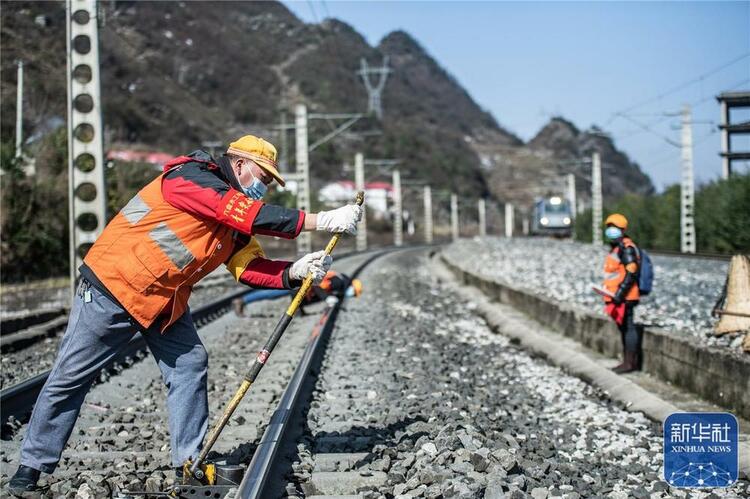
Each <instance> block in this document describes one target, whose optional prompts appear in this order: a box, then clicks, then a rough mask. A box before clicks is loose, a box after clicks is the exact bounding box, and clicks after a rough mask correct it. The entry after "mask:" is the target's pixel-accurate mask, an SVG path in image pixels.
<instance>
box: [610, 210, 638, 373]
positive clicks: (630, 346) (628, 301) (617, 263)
mask: <svg viewBox="0 0 750 499" xmlns="http://www.w3.org/2000/svg"><path fill="white" fill-rule="evenodd" d="M604 223H605V225H606V229H605V230H604V235H605V236H606V238H607V241H609V245H610V252H609V254H607V258H606V259H605V260H604V283H603V287H604V289H605V290H606V291H607V292H608V295H605V296H604V302H605V306H606V311H607V313H608V314H609V315H610V316H611V317H612V318H613V319H614V320H615V323H616V324H617V328H618V329H619V330H620V335H621V336H622V347H623V361H622V363H621V364H619V365H618V366H616V367H615V368H614V369H613V370H614V371H615V372H617V373H627V372H631V371H635V370H638V369H639V368H640V367H639V365H640V358H639V357H640V353H641V331H640V330H639V329H638V327H636V324H635V318H634V312H635V307H636V305H638V302H639V300H640V291H639V289H638V273H639V271H640V255H639V250H638V247H637V246H636V245H635V243H634V242H633V240H632V239H630V238H629V237H628V236H627V235H626V234H625V231H626V230H627V228H628V220H627V218H625V217H624V216H623V215H621V214H619V213H614V214H612V215H610V216H608V217H607V219H606V220H605V222H604Z"/></svg>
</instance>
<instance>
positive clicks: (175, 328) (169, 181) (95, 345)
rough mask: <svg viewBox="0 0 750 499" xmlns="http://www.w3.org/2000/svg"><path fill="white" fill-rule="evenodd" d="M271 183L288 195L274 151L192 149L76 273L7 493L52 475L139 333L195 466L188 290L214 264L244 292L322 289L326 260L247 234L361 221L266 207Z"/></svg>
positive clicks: (180, 450) (176, 448)
mask: <svg viewBox="0 0 750 499" xmlns="http://www.w3.org/2000/svg"><path fill="white" fill-rule="evenodd" d="M274 180H275V181H276V182H278V183H279V184H280V185H282V186H283V185H284V179H283V178H282V177H281V175H280V174H279V171H278V169H277V166H276V149H275V147H274V146H273V145H272V144H270V143H269V142H267V141H265V140H263V139H261V138H258V137H255V136H252V135H246V136H244V137H242V138H240V139H238V140H237V141H235V142H232V143H231V144H230V146H229V149H228V150H227V153H226V154H225V155H224V156H223V157H221V158H219V159H218V160H215V159H214V158H212V157H211V156H210V155H209V154H207V153H206V152H204V151H200V150H199V151H195V152H193V153H191V154H189V155H187V156H180V157H178V158H175V159H173V160H171V161H170V162H169V163H167V164H166V165H165V166H164V171H163V173H162V174H160V175H159V176H158V177H157V178H156V179H155V180H153V181H152V182H151V183H149V184H148V185H146V186H145V187H144V188H143V189H141V190H140V192H138V194H137V195H136V196H135V197H133V199H131V200H130V202H128V204H127V205H125V207H124V208H123V209H122V210H121V211H120V212H119V213H118V214H117V215H116V216H115V217H114V218H113V219H112V221H111V222H110V223H109V224H108V225H107V227H106V228H105V229H104V231H103V232H102V234H101V236H99V238H98V239H97V241H96V242H95V243H94V245H93V246H92V247H91V249H90V250H89V252H88V254H87V255H86V258H85V259H84V263H83V265H82V266H81V268H80V272H81V277H82V279H81V281H80V284H79V286H78V291H77V293H76V295H75V296H74V301H73V306H72V309H71V312H70V319H69V321H68V329H67V331H66V332H65V335H64V336H63V339H62V343H61V344H60V350H59V352H58V355H57V359H56V360H55V364H54V366H53V368H52V371H51V373H50V376H49V378H48V380H47V382H46V384H45V385H44V388H43V389H42V392H41V393H40V395H39V398H38V399H37V403H36V405H35V407H34V412H33V414H32V416H31V421H30V422H29V425H28V427H27V429H26V434H25V437H24V441H23V444H22V448H21V456H20V466H19V468H18V471H16V474H15V475H14V476H13V478H12V479H11V481H10V482H9V486H8V488H9V491H10V492H11V493H14V494H18V493H23V492H27V491H32V490H34V489H35V488H36V483H37V481H38V479H39V475H40V472H45V473H52V472H53V471H54V470H55V467H56V466H57V464H58V462H59V460H60V455H61V454H62V451H63V448H64V446H65V444H66V442H67V440H68V438H69V437H70V434H71V431H72V430H73V425H74V424H75V421H76V418H77V416H78V413H79V411H80V407H81V404H82V403H83V400H84V397H85V395H86V393H87V392H88V390H89V387H90V386H91V384H92V382H93V381H94V378H96V376H97V375H98V374H99V371H100V370H101V368H102V367H103V366H104V365H106V364H107V362H108V361H109V360H110V359H112V358H113V357H114V356H116V355H117V353H118V352H119V351H120V350H121V349H122V348H123V347H124V346H125V345H126V344H127V343H128V341H129V340H130V339H131V338H132V337H133V336H134V335H135V333H136V332H141V333H142V334H143V336H144V338H145V339H146V342H147V343H148V346H149V349H150V350H151V352H152V354H153V356H154V358H155V359H156V362H157V364H158V366H159V368H160V370H161V372H162V377H163V379H164V382H165V384H166V386H167V406H168V409H169V428H170V444H171V445H170V447H171V458H172V465H173V466H174V467H175V468H178V467H180V466H181V465H182V463H183V462H184V461H185V460H187V459H193V458H195V457H197V455H198V453H199V451H200V448H201V445H202V442H203V438H204V436H205V433H206V428H207V421H208V399H207V395H206V379H207V366H208V359H207V355H206V350H205V348H204V347H203V344H202V343H201V340H200V338H199V337H198V334H197V332H196V330H195V326H194V325H193V321H192V317H191V315H190V309H189V308H188V298H189V297H190V292H191V290H192V287H193V286H194V285H195V284H196V283H197V282H198V281H200V280H201V279H202V278H203V277H204V276H206V275H208V274H209V273H211V272H212V271H213V270H214V269H216V268H217V267H219V266H220V265H222V264H224V265H226V266H227V268H228V270H229V271H230V272H231V273H232V274H233V275H234V277H235V278H236V279H237V280H238V281H239V282H241V283H243V284H247V285H249V286H252V287H260V288H276V289H285V288H286V289H291V288H294V287H297V286H299V285H300V283H301V280H302V279H304V277H305V276H306V275H307V273H308V272H312V274H313V276H314V278H315V282H320V281H321V280H322V279H323V277H324V276H325V274H326V272H327V271H328V269H329V268H330V266H331V257H330V256H325V255H324V254H323V252H322V251H321V252H317V253H311V254H308V255H306V256H304V257H302V258H301V259H300V260H298V261H296V262H294V263H292V262H286V261H278V260H270V259H268V258H266V256H265V254H264V253H263V249H262V248H261V246H260V244H258V241H257V240H256V238H255V236H256V235H270V236H278V237H284V238H289V239H291V238H294V237H297V235H299V233H300V232H301V231H302V230H325V231H328V232H346V233H350V234H353V233H355V232H356V224H357V222H358V221H359V220H360V218H361V216H362V208H361V207H359V206H356V205H354V204H352V205H348V206H344V207H341V208H338V209H335V210H331V211H325V212H320V213H317V214H312V213H305V212H303V211H299V210H294V209H288V208H284V207H281V206H273V205H269V204H265V203H263V201H261V198H262V197H263V195H264V194H265V192H266V189H267V186H268V185H269V184H271V183H272V182H273V181H274Z"/></svg>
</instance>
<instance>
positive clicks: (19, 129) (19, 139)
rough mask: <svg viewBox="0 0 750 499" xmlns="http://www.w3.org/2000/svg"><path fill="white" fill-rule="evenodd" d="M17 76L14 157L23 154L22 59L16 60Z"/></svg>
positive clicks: (18, 157)
mask: <svg viewBox="0 0 750 499" xmlns="http://www.w3.org/2000/svg"><path fill="white" fill-rule="evenodd" d="M16 64H18V78H17V80H16V87H17V88H16V159H20V158H21V154H23V150H22V148H23V61H22V60H18V61H17V63H16Z"/></svg>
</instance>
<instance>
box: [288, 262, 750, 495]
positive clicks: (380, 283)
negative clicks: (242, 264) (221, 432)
mask: <svg viewBox="0 0 750 499" xmlns="http://www.w3.org/2000/svg"><path fill="white" fill-rule="evenodd" d="M430 265H431V264H430V263H429V261H428V259H427V258H426V252H425V251H419V252H417V251H410V252H404V253H396V254H393V255H391V256H388V257H384V258H383V259H381V260H379V261H377V262H376V263H375V264H373V265H372V266H371V267H369V268H368V269H366V270H365V272H364V273H363V275H362V279H363V281H364V283H365V291H364V293H365V294H364V295H363V298H360V299H357V300H349V301H348V302H347V303H346V304H345V311H344V312H342V313H341V314H340V316H339V319H338V321H337V323H336V327H335V329H334V332H333V335H332V338H331V342H330V345H329V347H328V351H327V354H326V357H325V359H324V363H323V367H322V370H321V375H320V377H319V381H318V383H317V385H316V392H315V394H314V400H313V402H312V403H311V406H310V409H309V411H308V413H307V424H306V427H307V428H308V433H307V435H306V436H305V437H304V438H303V439H302V440H301V441H300V443H299V445H298V455H297V461H296V463H295V464H294V465H293V466H292V468H293V469H294V473H293V476H292V477H290V478H291V479H292V483H290V484H289V486H287V489H286V490H287V493H289V494H290V495H296V496H299V497H301V496H302V495H303V493H304V491H305V490H309V489H310V488H311V486H314V484H315V481H316V480H319V481H320V480H321V478H322V477H321V475H322V473H320V472H321V471H326V470H320V469H318V467H319V466H320V464H319V461H320V459H321V455H325V454H326V453H366V454H367V457H366V458H361V457H358V458H357V459H358V467H357V469H356V472H357V473H359V475H360V476H362V477H370V478H371V479H374V478H377V477H378V476H380V473H386V474H387V480H386V482H385V483H384V484H381V485H377V486H368V485H366V482H365V481H364V480H363V482H362V483H363V484H362V486H361V487H360V488H358V490H357V492H358V493H360V494H363V495H364V496H365V497H368V498H369V497H372V498H375V497H395V498H397V499H406V498H411V497H426V498H438V497H460V498H485V499H490V498H503V497H507V498H521V497H533V498H538V499H543V498H547V497H566V498H569V499H575V498H578V497H613V498H623V499H624V498H627V497H640V498H653V499H656V498H666V497H696V498H698V497H744V496H746V494H748V493H750V489H748V484H747V483H746V482H741V483H738V484H736V485H735V486H734V487H733V488H731V489H728V490H718V489H716V490H712V491H695V490H691V491H686V490H680V489H675V488H672V487H670V485H669V484H668V483H666V482H665V481H663V480H662V478H661V473H662V470H661V466H662V437H661V432H660V429H659V425H658V424H656V423H653V422H651V421H650V420H648V419H647V418H646V417H645V416H644V415H643V414H641V413H637V412H627V411H625V410H623V409H621V408H619V407H617V406H616V405H615V404H613V403H612V402H611V401H610V400H609V399H608V397H607V396H606V394H604V393H603V392H600V391H598V390H596V389H594V388H592V387H591V386H589V385H587V384H586V383H584V382H582V381H581V380H579V379H577V378H574V377H571V376H569V375H566V374H565V373H564V372H562V371H561V370H560V369H558V368H556V367H552V366H550V365H549V364H547V363H546V362H545V361H543V360H541V359H536V358H533V357H532V356H530V355H529V354H527V353H526V352H525V351H523V350H520V349H519V348H517V347H516V346H514V345H513V344H511V342H510V341H509V340H508V339H507V338H505V337H503V336H499V335H496V334H493V333H492V332H491V331H490V329H489V327H488V326H487V324H486V323H485V322H484V321H483V320H481V319H480V318H478V317H477V314H476V313H475V309H476V305H475V304H473V303H471V302H466V301H465V300H463V299H462V298H460V297H458V296H457V295H455V294H453V293H451V291H450V289H449V288H448V287H447V286H445V285H443V284H440V283H438V282H436V281H435V280H434V276H433V272H432V270H431V267H430ZM365 297H366V299H365ZM353 396H354V397H356V398H355V399H352V398H351V397H353ZM349 493H351V492H349ZM711 493H713V495H709V494H711Z"/></svg>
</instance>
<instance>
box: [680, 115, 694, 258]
mask: <svg viewBox="0 0 750 499" xmlns="http://www.w3.org/2000/svg"><path fill="white" fill-rule="evenodd" d="M694 198H695V183H694V182H693V124H692V118H691V112H690V106H689V105H685V107H683V108H682V183H681V185H680V251H681V252H682V253H695V219H694V217H693V210H694Z"/></svg>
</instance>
